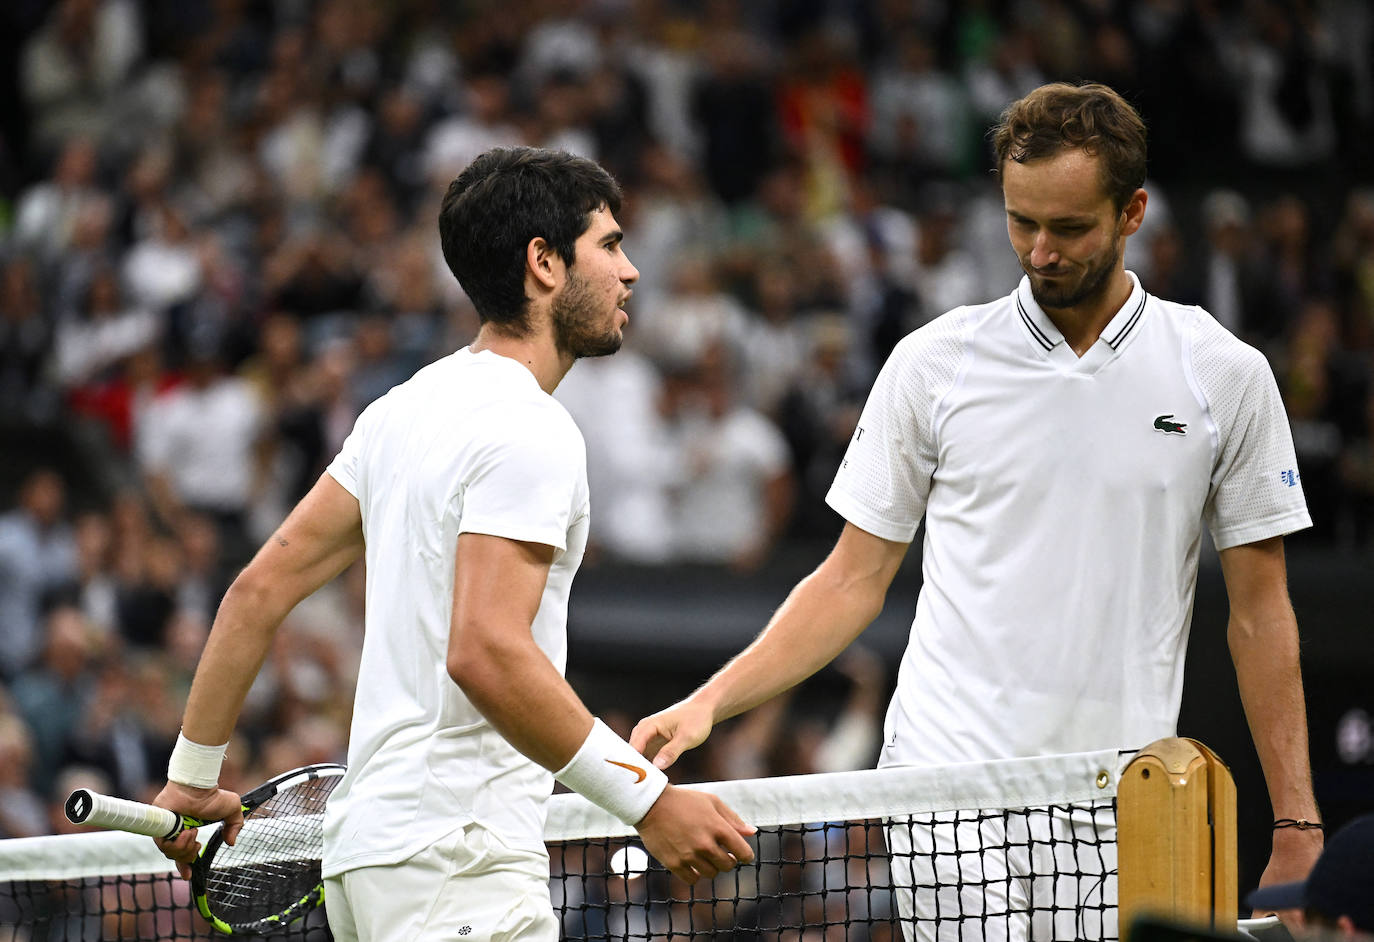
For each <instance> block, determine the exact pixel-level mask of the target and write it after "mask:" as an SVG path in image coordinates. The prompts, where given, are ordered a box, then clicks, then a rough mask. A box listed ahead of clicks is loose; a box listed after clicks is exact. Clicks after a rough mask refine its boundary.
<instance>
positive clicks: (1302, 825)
mask: <svg viewBox="0 0 1374 942" xmlns="http://www.w3.org/2000/svg"><path fill="white" fill-rule="evenodd" d="M1279 828H1297V829H1298V830H1299V831H1320V830H1321V829H1322V823H1321V822H1320V821H1309V820H1307V819H1306V818H1279V819H1278V820H1277V821H1275V822H1274V830H1276V831H1277V830H1278V829H1279Z"/></svg>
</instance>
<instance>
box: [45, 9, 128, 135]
mask: <svg viewBox="0 0 1374 942" xmlns="http://www.w3.org/2000/svg"><path fill="white" fill-rule="evenodd" d="M142 37H143V24H142V21H141V17H140V16H139V6H138V4H135V3H130V2H127V0H61V2H60V3H56V4H53V5H52V7H51V12H50V13H49V15H48V18H47V20H46V21H45V22H44V24H43V28H42V29H40V30H39V31H38V32H37V33H35V34H34V35H33V36H31V37H30V38H29V39H28V41H27V42H26V43H25V44H24V48H23V52H22V53H21V58H20V78H19V87H20V93H21V94H22V95H23V97H24V101H25V104H27V105H28V107H29V108H30V111H31V113H32V114H33V115H35V116H36V124H35V129H34V130H35V137H36V138H37V142H38V143H39V145H40V146H52V145H53V144H54V143H55V142H57V141H59V140H61V139H62V138H63V137H65V136H66V135H68V134H70V133H72V132H81V133H91V132H93V131H94V132H95V133H96V134H97V135H99V134H100V133H101V132H103V131H106V130H109V129H110V121H111V118H112V117H113V113H114V110H113V109H112V108H111V107H110V106H111V105H112V104H114V103H115V102H117V101H118V100H119V99H120V97H121V93H122V92H123V91H124V89H123V87H122V86H123V83H124V82H125V81H126V80H127V78H128V77H129V75H130V73H131V72H132V71H133V69H134V66H135V65H136V64H137V63H138V61H139V58H140V57H141V56H142V54H143V40H142Z"/></svg>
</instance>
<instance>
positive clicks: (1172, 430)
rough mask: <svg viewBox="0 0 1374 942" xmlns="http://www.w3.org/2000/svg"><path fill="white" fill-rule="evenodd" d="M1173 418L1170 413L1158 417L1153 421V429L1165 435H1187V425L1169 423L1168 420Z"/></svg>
mask: <svg viewBox="0 0 1374 942" xmlns="http://www.w3.org/2000/svg"><path fill="white" fill-rule="evenodd" d="M1173 417H1174V416H1173V413H1172V412H1171V413H1169V414H1168V415H1161V416H1158V417H1157V418H1156V419H1155V428H1156V429H1157V430H1158V431H1161V432H1163V433H1165V434H1166V435H1187V434H1188V432H1187V431H1186V429H1187V428H1188V424H1187V423H1186V422H1170V421H1169V420H1170V419H1172V418H1173Z"/></svg>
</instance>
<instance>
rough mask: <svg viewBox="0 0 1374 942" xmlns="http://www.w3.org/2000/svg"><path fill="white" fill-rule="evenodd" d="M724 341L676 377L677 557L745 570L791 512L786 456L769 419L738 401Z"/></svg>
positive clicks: (767, 548)
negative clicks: (680, 472) (678, 478)
mask: <svg viewBox="0 0 1374 942" xmlns="http://www.w3.org/2000/svg"><path fill="white" fill-rule="evenodd" d="M735 368H736V366H735V363H734V362H733V360H732V357H731V354H730V352H729V350H728V348H727V347H725V346H724V345H722V344H719V343H716V344H712V345H710V346H708V347H707V348H706V350H705V351H703V353H702V355H701V357H700V358H699V359H698V360H697V361H696V362H695V363H694V364H693V366H692V367H691V369H690V371H689V372H687V373H686V374H684V375H680V376H678V377H676V378H675V381H674V385H675V387H676V388H675V390H674V391H673V393H672V398H673V401H674V407H673V408H672V411H671V412H670V415H671V423H672V432H671V434H672V436H673V438H674V439H675V441H676V447H677V449H678V451H679V454H680V458H679V461H678V463H679V465H680V467H681V468H682V469H683V472H684V474H685V476H684V477H683V478H682V479H680V480H679V481H678V485H677V489H676V493H675V495H674V503H675V510H674V520H675V523H674V526H673V534H674V539H675V542H676V547H675V549H676V552H675V556H676V558H678V559H681V560H685V561H690V562H704V563H713V564H718V565H722V564H723V565H729V566H731V567H732V568H734V569H735V570H736V571H739V572H750V571H752V570H754V569H757V568H758V567H759V566H761V565H762V564H763V563H765V562H766V561H767V560H768V558H769V556H770V554H771V553H772V551H773V545H774V543H775V542H776V541H777V539H778V538H779V537H780V536H781V535H782V533H783V531H784V529H785V528H786V526H787V521H788V519H789V517H790V515H791V513H792V501H793V492H794V489H795V484H794V479H793V477H792V469H791V456H790V455H789V453H788V450H787V441H786V439H784V438H783V437H782V433H781V432H779V431H778V429H777V426H776V425H774V424H773V422H772V421H771V420H769V419H768V418H766V417H765V416H763V415H761V414H760V413H758V412H757V411H755V410H754V409H751V408H749V407H748V406H746V405H744V404H742V403H740V402H739V401H738V394H737V392H736V391H735V390H736V389H737V388H738V383H739V378H738V375H737V374H736V373H735V372H734V370H735Z"/></svg>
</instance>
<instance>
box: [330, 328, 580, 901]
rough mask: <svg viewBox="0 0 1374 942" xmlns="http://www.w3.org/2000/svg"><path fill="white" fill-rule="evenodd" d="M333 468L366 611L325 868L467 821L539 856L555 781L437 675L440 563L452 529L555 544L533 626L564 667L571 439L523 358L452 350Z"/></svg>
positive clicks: (414, 843) (572, 547)
mask: <svg viewBox="0 0 1374 942" xmlns="http://www.w3.org/2000/svg"><path fill="white" fill-rule="evenodd" d="M328 471H329V474H330V475H331V476H333V477H334V478H335V480H337V481H338V482H339V483H340V484H341V485H343V487H344V488H345V489H347V490H348V491H349V492H350V493H351V494H353V495H354V496H355V497H357V498H358V503H359V505H360V506H361V510H362V519H363V535H364V538H365V540H366V543H367V550H366V560H367V609H366V621H365V624H366V633H365V635H364V640H363V654H362V662H361V665H360V667H359V671H358V690H357V698H356V701H355V704H354V711H353V726H352V730H351V732H350V736H349V744H348V774H347V775H345V776H344V779H343V781H342V782H341V783H340V785H339V787H338V789H337V790H336V791H335V792H334V794H333V796H332V797H331V798H330V800H329V805H328V810H327V812H326V815H325V829H324V873H325V875H326V876H332V875H335V874H338V873H342V872H344V871H347V870H351V869H354V868H357V867H362V866H370V865H374V864H388V863H397V862H399V861H402V860H404V859H406V858H407V857H409V856H410V855H411V854H413V853H415V852H416V851H418V850H420V849H421V848H423V847H425V846H427V845H429V844H431V843H433V842H434V841H436V840H438V839H439V838H441V837H443V836H444V835H445V834H448V833H450V832H451V831H453V830H454V829H455V828H459V827H463V826H464V825H466V824H469V823H472V822H476V823H478V824H480V825H482V826H483V827H485V828H487V829H488V830H490V831H492V832H493V833H494V834H495V835H496V836H497V837H499V838H500V839H501V840H502V841H504V842H505V843H506V844H508V845H511V846H513V847H517V848H522V849H527V850H533V851H535V852H538V853H543V850H544V843H543V833H544V803H545V801H546V800H547V798H548V796H549V794H550V792H551V791H552V789H553V776H552V774H551V773H549V772H548V771H546V770H545V769H543V768H542V767H541V766H539V765H538V764H536V763H534V762H532V761H530V760H529V759H527V758H525V757H524V756H523V755H521V754H520V753H519V752H518V751H516V749H515V748H514V747H513V746H511V745H510V744H509V743H508V742H506V740H505V739H504V738H502V736H501V735H500V734H499V733H497V732H496V730H494V729H493V728H492V727H491V726H490V724H488V722H487V721H486V720H485V719H484V718H483V716H482V714H481V713H479V712H478V711H477V709H476V708H475V707H474V706H473V705H472V704H471V703H470V702H469V701H468V698H467V697H466V696H465V695H464V694H463V691H462V690H461V689H460V688H459V687H458V685H457V684H456V683H454V682H453V680H452V678H450V677H449V674H448V668H447V666H446V665H447V660H446V659H447V651H448V639H449V622H450V618H451V612H452V605H453V567H454V556H455V553H456V551H457V542H458V535H459V534H460V533H485V534H491V535H494V536H502V537H507V538H510V539H513V540H525V541H529V542H534V543H544V544H547V545H549V546H553V547H555V549H556V552H555V554H554V560H553V566H552V568H551V569H550V571H549V577H548V582H547V584H546V585H545V587H544V596H543V599H542V600H541V602H540V605H539V611H538V612H537V614H536V615H535V618H534V623H533V626H532V630H533V634H534V640H535V642H536V643H537V644H538V645H539V647H540V648H541V649H542V650H543V651H544V653H545V654H547V655H548V657H549V660H550V661H552V662H553V664H554V665H555V666H556V667H557V668H558V670H559V671H560V672H561V671H563V670H564V668H565V665H566V661H567V613H568V591H569V589H570V588H571V585H572V579H573V575H574V574H575V573H576V571H577V567H578V564H579V563H580V562H581V560H582V553H583V550H584V548H585V547H586V542H587V525H588V512H589V504H588V494H587V471H586V452H585V448H584V445H583V442H582V435H581V433H580V432H579V431H578V429H577V426H576V425H575V424H573V420H572V418H571V417H570V416H569V415H568V413H567V411H566V410H565V409H564V408H563V406H562V405H561V404H559V403H558V402H557V401H555V400H554V399H553V397H552V396H549V395H547V394H545V393H544V391H543V390H542V389H540V387H539V384H538V383H537V382H536V381H535V379H534V376H533V375H532V374H531V373H530V372H529V370H527V369H526V368H525V367H524V366H522V365H521V364H520V363H518V362H516V361H515V360H512V359H509V358H507V357H503V356H499V355H497V354H495V353H492V352H490V351H483V352H481V353H472V352H470V351H469V350H467V349H466V348H464V349H462V350H459V351H458V352H457V353H454V354H452V355H450V356H448V357H445V358H444V359H442V360H439V361H438V362H437V363H434V364H431V365H430V366H427V367H425V368H424V369H422V370H420V371H419V372H418V373H416V374H415V376H414V377H412V378H411V379H410V380H409V381H407V382H405V383H402V384H401V385H399V386H397V387H395V388H394V389H392V390H391V391H390V392H389V393H387V394H386V395H385V396H383V397H381V398H380V399H378V400H377V401H376V402H374V403H373V404H372V405H370V406H368V408H367V409H366V410H365V411H364V412H363V414H362V415H361V416H360V417H359V419H358V422H357V424H356V425H355V426H354V429H353V432H352V434H351V435H349V437H348V439H347V440H346V441H345V442H344V445H343V449H342V450H341V451H340V453H339V456H338V457H337V458H335V459H334V461H333V463H332V464H330V466H329V469H328Z"/></svg>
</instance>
